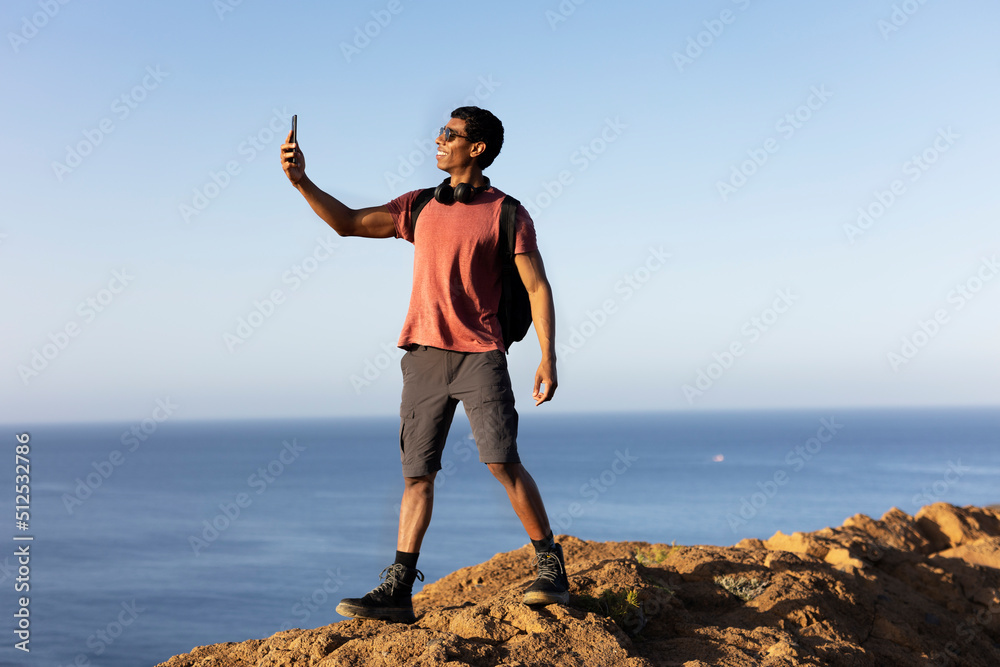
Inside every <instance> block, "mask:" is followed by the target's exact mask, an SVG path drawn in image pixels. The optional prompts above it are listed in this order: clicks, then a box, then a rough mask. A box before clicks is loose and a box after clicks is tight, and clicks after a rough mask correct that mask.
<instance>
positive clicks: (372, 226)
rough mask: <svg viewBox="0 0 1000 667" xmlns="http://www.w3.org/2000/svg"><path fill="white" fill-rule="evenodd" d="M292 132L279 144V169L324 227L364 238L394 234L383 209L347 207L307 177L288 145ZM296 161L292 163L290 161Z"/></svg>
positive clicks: (294, 149) (302, 159)
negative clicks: (282, 170) (320, 219)
mask: <svg viewBox="0 0 1000 667" xmlns="http://www.w3.org/2000/svg"><path fill="white" fill-rule="evenodd" d="M291 138H292V133H291V132H289V133H288V137H287V138H286V139H285V143H283V144H282V145H281V167H282V169H284V170H285V175H286V176H287V177H288V180H289V181H291V183H292V185H294V186H295V189H297V190H298V191H299V192H301V193H302V196H303V197H305V199H306V201H307V202H309V206H311V207H312V210H313V211H315V212H316V215H318V216H319V217H320V218H322V219H323V221H324V222H326V224H328V225H330V227H332V228H333V231H335V232H337V233H338V234H339V235H341V236H364V237H367V238H375V239H384V238H389V237H392V236H395V235H396V226H395V224H394V223H393V221H392V215H390V213H389V209H387V208H386V207H385V206H372V207H369V208H359V209H353V208H348V207H347V206H345V205H344V204H343V203H342V202H340V201H339V200H338V199H336V198H334V197H332V196H331V195H329V194H327V193H326V192H324V191H323V190H320V189H319V187H318V186H317V185H316V184H315V183H313V182H312V181H311V180H309V177H308V176H306V158H305V155H303V154H302V151H301V150H300V149H299V146H298V144H291V143H288V141H289V139H291ZM293 157H294V158H295V162H292V158H293Z"/></svg>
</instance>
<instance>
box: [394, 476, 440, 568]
mask: <svg viewBox="0 0 1000 667" xmlns="http://www.w3.org/2000/svg"><path fill="white" fill-rule="evenodd" d="M436 476H437V473H436V472H433V473H431V474H430V475H424V476H423V477H404V478H403V481H404V487H403V500H402V502H400V504H399V533H398V536H397V538H396V549H398V550H399V551H403V552H406V553H418V552H419V551H420V544H421V542H423V540H424V533H426V532H427V527H428V526H430V525H431V512H432V511H433V510H434V478H435V477H436Z"/></svg>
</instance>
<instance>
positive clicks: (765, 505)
mask: <svg viewBox="0 0 1000 667" xmlns="http://www.w3.org/2000/svg"><path fill="white" fill-rule="evenodd" d="M540 412H541V411H538V413H536V412H534V411H528V410H522V413H524V414H522V416H521V429H520V430H521V432H520V436H519V448H520V451H521V456H522V459H523V461H524V464H525V466H526V467H527V469H528V470H529V471H530V472H531V474H532V475H533V477H534V478H535V480H536V482H537V483H538V486H539V488H540V490H541V492H542V496H543V498H544V499H545V503H546V506H547V510H548V513H549V516H550V520H551V522H552V524H553V526H554V529H555V532H556V533H557V534H560V533H567V534H572V535H575V536H577V537H579V538H582V539H587V540H598V541H604V540H614V541H618V540H640V541H648V542H663V543H671V542H676V543H677V544H715V545H731V544H734V543H736V542H737V541H739V540H740V539H742V538H744V537H760V538H767V537H769V536H771V535H772V534H774V532H775V531H778V530H781V531H784V532H786V533H790V532H793V531H811V530H817V529H819V528H822V527H825V526H831V525H840V524H841V523H842V522H843V521H844V519H846V518H847V517H849V516H851V515H853V514H856V513H864V514H868V515H869V516H872V517H876V518H877V517H879V516H881V515H882V514H883V513H885V512H886V511H887V510H889V509H890V508H892V507H898V508H900V509H902V510H903V511H905V512H908V513H911V514H912V513H915V512H916V511H917V510H918V509H919V508H920V507H921V506H923V505H927V504H930V503H932V502H937V501H945V502H950V503H953V504H956V505H969V504H973V505H989V504H993V503H996V502H998V501H1000V497H998V496H1000V493H998V487H997V483H996V482H997V475H998V473H1000V446H998V445H1000V434H998V426H1000V409H996V408H965V409H958V408H955V409H935V410H931V409H920V410H916V409H911V410H874V409H872V410H797V411H790V412H778V411H764V412H711V413H709V412H698V413H657V414H625V413H621V414H604V415H594V414H587V415H545V414H539V413H540ZM3 432H4V436H3V442H4V443H5V444H4V445H3V446H4V447H6V449H7V452H6V454H4V456H3V457H2V458H3V459H4V463H3V465H2V466H0V467H2V471H3V477H2V478H3V479H4V480H7V483H8V484H9V486H8V489H9V491H7V492H6V494H7V498H8V499H9V501H10V502H11V505H10V506H9V507H11V509H13V501H14V483H15V477H14V476H15V470H14V464H15V451H16V447H17V444H18V443H17V441H16V439H15V435H16V434H17V433H22V432H27V433H29V435H30V443H29V447H30V451H29V453H28V458H29V459H30V485H31V496H30V525H29V529H28V530H27V531H20V530H18V529H17V528H16V527H15V521H14V517H13V516H11V515H12V514H13V512H10V514H8V521H9V523H8V528H7V530H6V531H4V532H6V533H7V535H6V536H5V537H0V539H2V540H3V541H6V542H7V544H8V546H7V547H6V548H5V549H3V550H2V551H0V591H2V593H0V605H2V610H3V613H4V616H5V618H7V622H6V626H7V631H6V632H5V633H4V636H5V639H4V641H3V643H2V645H0V664H3V665H17V666H21V665H24V666H28V665H38V666H44V667H70V666H71V665H73V666H74V667H91V666H99V667H142V666H152V665H155V664H157V663H159V662H161V661H165V660H166V659H168V658H169V657H170V656H172V655H174V654H177V653H184V652H187V651H190V650H191V649H192V648H193V647H195V646H200V645H204V644H214V643H218V642H225V641H231V642H239V641H243V640H246V639H251V638H262V637H267V636H270V635H271V634H273V633H275V632H277V631H279V630H282V629H287V628H291V627H303V628H312V627H318V626H322V625H326V624H328V623H331V622H334V621H338V620H342V619H341V617H340V616H338V615H337V614H336V613H335V612H334V608H335V607H336V604H337V602H338V601H339V599H340V598H341V597H354V596H360V595H362V594H364V593H365V592H367V591H368V590H370V589H371V588H373V587H374V586H375V585H376V584H377V583H378V574H379V572H380V571H381V570H382V568H383V567H385V566H386V565H388V564H390V563H391V561H392V558H393V556H394V552H395V533H396V521H397V516H398V504H399V495H400V492H401V484H402V483H401V479H400V471H399V458H398V442H397V433H398V420H397V419H395V418H393V417H387V418H366V419H360V418H359V419H325V420H274V421H267V420H258V421H217V422H181V421H178V422H172V421H170V420H169V419H168V420H166V421H164V422H162V423H155V422H153V421H148V422H147V423H145V424H129V423H102V424H76V425H65V424H60V425H54V424H50V425H46V424H39V425H34V426H33V425H30V424H28V425H12V426H9V427H7V428H5V429H4V431H3ZM21 451H25V450H23V449H22V450H21ZM443 464H444V469H443V470H442V471H441V473H439V475H438V481H437V492H436V496H435V506H434V518H433V521H432V523H431V527H430V530H429V531H428V533H427V536H426V538H425V540H424V544H423V548H422V553H421V557H420V562H419V564H418V567H419V569H420V570H422V571H423V572H424V574H425V576H426V580H427V581H428V582H429V581H434V580H436V579H438V578H440V577H442V576H444V575H446V574H448V573H450V572H452V571H454V570H456V569H458V568H460V567H464V566H467V565H472V564H475V563H479V562H482V561H485V560H487V559H489V558H490V557H491V556H493V555H494V554H495V553H498V552H501V551H508V550H511V549H516V548H518V547H520V546H522V545H524V544H526V543H527V537H526V535H525V534H524V532H523V529H522V528H521V526H520V523H519V522H518V520H517V518H516V517H515V515H514V513H513V511H512V510H511V508H510V505H509V503H508V501H507V498H506V494H505V493H504V491H503V488H502V487H501V486H500V484H499V483H497V482H496V481H495V480H494V479H493V478H492V476H491V475H490V474H489V472H488V471H487V470H486V468H485V466H483V465H482V464H480V463H478V459H477V456H476V453H475V444H474V442H473V441H472V438H471V434H470V432H469V427H468V422H467V420H466V419H465V418H464V416H463V415H462V414H461V411H459V414H458V415H456V418H455V423H454V425H453V427H452V432H451V435H450V438H449V444H448V447H447V449H446V450H445V454H444V461H443ZM15 536H20V537H24V536H31V537H32V538H33V539H32V540H31V541H30V542H29V541H15V540H14V539H13V538H14V537H15ZM25 545H29V553H30V558H29V564H28V566H27V567H28V568H29V570H30V572H29V573H28V574H27V576H25V575H24V572H23V571H22V572H21V573H19V570H18V568H19V562H18V556H17V555H16V554H15V552H16V550H18V549H23V547H24V546H25ZM22 553H23V551H22ZM525 566H526V568H527V563H526V564H525ZM570 567H571V568H572V565H570ZM19 579H20V580H23V581H21V582H20V584H19V583H18V580H19ZM25 583H26V584H27V585H29V586H30V590H29V591H26V592H25V591H23V590H22V591H21V592H16V590H15V587H17V586H19V585H20V586H21V587H22V588H23V585H24V584H25ZM21 597H28V598H29V600H28V604H27V606H26V608H27V609H28V613H29V617H28V619H27V621H28V623H29V628H30V643H29V644H28V645H27V646H28V647H29V648H30V649H31V650H30V653H29V652H23V651H21V650H18V649H16V648H15V644H16V643H17V642H18V641H19V638H18V637H17V635H16V634H15V630H16V629H17V627H18V625H17V624H18V622H21V621H24V620H25V619H23V618H22V619H18V618H15V617H14V614H15V613H16V612H18V610H19V609H20V608H21V603H20V602H19V598H21Z"/></svg>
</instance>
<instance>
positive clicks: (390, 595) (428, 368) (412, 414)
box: [337, 347, 458, 623]
mask: <svg viewBox="0 0 1000 667" xmlns="http://www.w3.org/2000/svg"><path fill="white" fill-rule="evenodd" d="M447 354H448V353H446V352H445V351H444V350H436V349H434V348H427V347H420V348H417V349H414V350H410V351H408V352H407V353H406V354H405V355H403V358H402V360H400V367H401V368H402V371H403V395H402V399H401V402H400V426H399V449H400V462H401V463H402V466H403V498H402V501H401V502H400V506H399V532H398V533H397V538H396V549H397V551H396V560H395V562H394V563H393V564H392V565H390V566H389V567H387V568H385V570H383V571H382V575H383V577H384V579H385V581H384V582H383V583H382V584H381V585H379V586H378V587H377V588H375V589H374V590H373V591H371V592H370V593H368V594H367V595H365V596H364V597H362V598H345V599H343V600H341V602H340V604H339V605H337V613H338V614H342V615H344V616H350V617H354V618H375V619H381V620H387V621H397V622H404V623H412V622H413V621H414V620H416V618H415V616H414V614H413V602H412V598H411V594H412V590H413V583H414V581H416V579H420V580H421V581H423V578H424V577H423V574H421V573H420V571H419V570H417V557H418V556H419V555H420V553H419V552H420V545H421V543H422V542H423V539H424V534H425V533H426V532H427V527H428V526H429V525H430V522H431V513H432V511H433V509H434V478H435V476H436V475H437V471H438V470H440V469H441V450H442V449H444V444H445V440H446V438H447V437H448V429H449V427H450V426H451V421H452V418H453V417H454V415H455V407H456V405H457V404H458V401H457V400H455V399H454V398H452V397H450V396H449V395H448V386H447V384H448V383H447V372H446V371H447V368H448V366H447V363H446V362H447V359H446V357H447ZM418 408H419V409H418Z"/></svg>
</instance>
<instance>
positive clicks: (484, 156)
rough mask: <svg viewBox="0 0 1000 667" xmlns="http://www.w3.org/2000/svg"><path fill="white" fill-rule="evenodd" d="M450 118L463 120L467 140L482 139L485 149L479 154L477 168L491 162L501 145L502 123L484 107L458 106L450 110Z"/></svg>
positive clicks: (482, 167)
mask: <svg viewBox="0 0 1000 667" xmlns="http://www.w3.org/2000/svg"><path fill="white" fill-rule="evenodd" d="M451 117H452V118H458V119H459V120H464V121H465V134H466V135H467V136H468V137H469V141H471V142H477V141H482V142H483V143H485V144H486V150H485V151H483V152H482V153H481V154H480V155H479V168H480V169H486V167H488V166H490V165H491V164H493V160H495V159H496V156H497V155H499V154H500V148H501V147H502V146H503V123H501V122H500V119H499V118H497V117H496V116H494V115H493V114H492V113H490V112H489V111H487V110H486V109H480V108H479V107H458V108H457V109H455V110H454V111H452V112H451Z"/></svg>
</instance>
